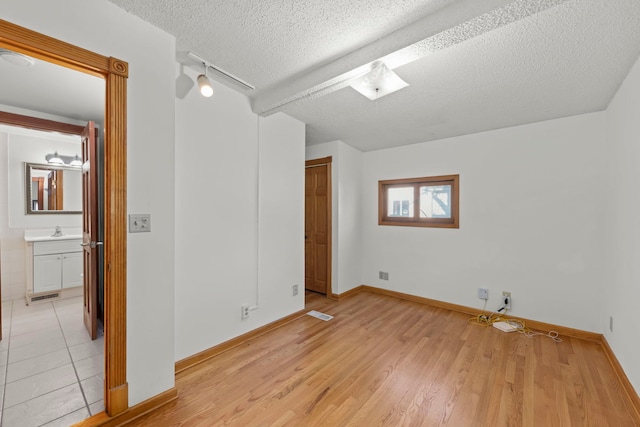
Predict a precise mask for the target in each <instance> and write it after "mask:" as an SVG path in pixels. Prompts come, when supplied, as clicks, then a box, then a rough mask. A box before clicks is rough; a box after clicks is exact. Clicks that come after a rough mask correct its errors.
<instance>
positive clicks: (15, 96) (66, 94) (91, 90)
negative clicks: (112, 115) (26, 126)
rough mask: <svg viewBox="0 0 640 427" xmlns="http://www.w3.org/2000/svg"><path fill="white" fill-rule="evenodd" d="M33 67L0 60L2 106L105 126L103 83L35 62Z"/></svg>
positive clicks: (65, 69)
mask: <svg viewBox="0 0 640 427" xmlns="http://www.w3.org/2000/svg"><path fill="white" fill-rule="evenodd" d="M34 62H35V63H34V65H33V66H32V67H23V66H17V65H15V64H12V63H10V62H8V61H5V60H3V59H1V58H0V76H2V78H0V104H4V105H8V106H12V107H18V108H23V109H27V110H34V111H40V112H43V113H48V114H53V115H57V116H61V117H68V118H72V119H77V120H82V121H89V120H94V121H96V122H99V123H101V122H103V120H104V119H103V117H104V102H105V101H104V96H105V82H104V80H103V79H101V78H98V77H94V76H90V75H88V74H84V73H81V72H79V71H74V70H71V69H69V68H65V67H61V66H59V65H55V64H51V63H49V62H46V61H41V60H39V59H34Z"/></svg>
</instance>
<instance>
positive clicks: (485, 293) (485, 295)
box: [478, 288, 489, 301]
mask: <svg viewBox="0 0 640 427" xmlns="http://www.w3.org/2000/svg"><path fill="white" fill-rule="evenodd" d="M478 298H480V299H483V300H485V301H486V300H488V299H489V289H487V288H478Z"/></svg>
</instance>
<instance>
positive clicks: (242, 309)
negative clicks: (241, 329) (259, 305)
mask: <svg viewBox="0 0 640 427" xmlns="http://www.w3.org/2000/svg"><path fill="white" fill-rule="evenodd" d="M240 313H241V316H242V318H243V319H246V318H247V317H249V306H248V305H243V306H242V307H240Z"/></svg>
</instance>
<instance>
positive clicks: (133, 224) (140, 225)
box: [129, 214, 151, 233]
mask: <svg viewBox="0 0 640 427" xmlns="http://www.w3.org/2000/svg"><path fill="white" fill-rule="evenodd" d="M150 231H151V214H129V233H146V232H150Z"/></svg>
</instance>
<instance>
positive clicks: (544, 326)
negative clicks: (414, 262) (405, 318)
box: [360, 285, 602, 343]
mask: <svg viewBox="0 0 640 427" xmlns="http://www.w3.org/2000/svg"><path fill="white" fill-rule="evenodd" d="M360 292H372V293H375V294H380V295H387V296H391V297H395V298H398V299H403V300H406V301H413V302H417V303H420V304H426V305H430V306H432V307H438V308H444V309H446V310H451V311H455V312H458V313H463V314H468V315H470V316H475V315H477V314H478V313H479V312H480V311H481V310H478V309H477V308H472V307H466V306H464V305H458V304H452V303H449V302H443V301H438V300H434V299H430V298H425V297H419V296H416V295H411V294H404V293H402V292H396V291H390V290H388V289H382V288H376V287H374V286H367V285H362V286H360ZM508 317H510V318H513V319H518V320H522V321H524V322H525V324H526V325H527V327H529V328H531V329H536V330H541V331H551V330H553V331H556V332H557V333H558V334H560V335H564V336H567V337H571V338H579V339H581V340H585V341H591V342H595V343H600V342H602V334H598V333H595V332H589V331H582V330H580V329H574V328H568V327H566V326H560V325H553V324H551V323H545V322H539V321H537V320H531V319H525V318H522V317H516V316H508Z"/></svg>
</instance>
